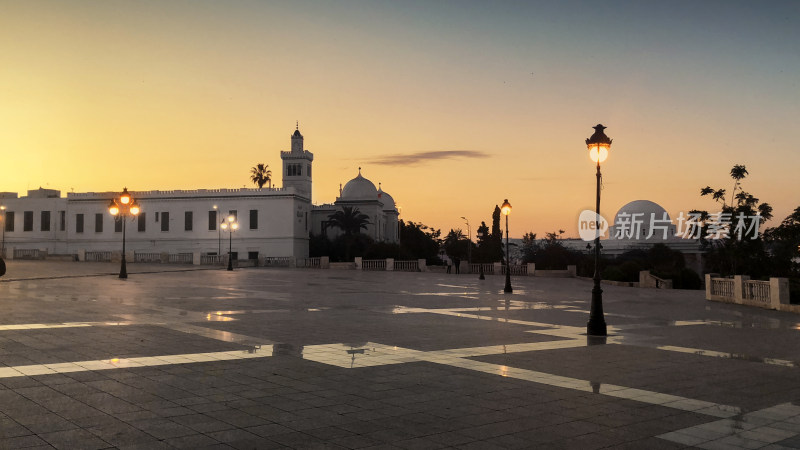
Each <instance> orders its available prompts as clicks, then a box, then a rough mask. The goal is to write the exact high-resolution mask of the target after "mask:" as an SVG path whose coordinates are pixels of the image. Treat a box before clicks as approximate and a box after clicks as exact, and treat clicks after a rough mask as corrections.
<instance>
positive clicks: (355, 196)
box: [340, 170, 378, 201]
mask: <svg viewBox="0 0 800 450" xmlns="http://www.w3.org/2000/svg"><path fill="white" fill-rule="evenodd" d="M377 198H378V190H377V189H375V185H374V184H372V181H369V180H368V179H366V178H364V177H362V176H361V171H360V170H359V171H358V176H357V177H355V178H353V179H352V180H350V181H348V182H347V184H345V185H344V188H343V189H342V195H341V197H340V199H341V200H351V201H355V200H376V199H377Z"/></svg>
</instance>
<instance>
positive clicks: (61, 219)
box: [58, 211, 67, 231]
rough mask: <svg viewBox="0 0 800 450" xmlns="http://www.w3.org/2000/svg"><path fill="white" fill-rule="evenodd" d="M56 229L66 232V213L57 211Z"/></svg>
mask: <svg viewBox="0 0 800 450" xmlns="http://www.w3.org/2000/svg"><path fill="white" fill-rule="evenodd" d="M58 229H59V230H60V231H66V229H67V212H66V211H59V212H58Z"/></svg>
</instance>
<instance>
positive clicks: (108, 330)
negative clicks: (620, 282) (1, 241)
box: [0, 261, 800, 449]
mask: <svg viewBox="0 0 800 450" xmlns="http://www.w3.org/2000/svg"><path fill="white" fill-rule="evenodd" d="M8 266H9V267H8V269H9V270H8V275H7V276H6V277H4V278H3V279H1V280H0V304H2V310H3V311H4V313H3V315H2V316H0V358H2V359H0V363H1V364H0V448H28V447H29V448H206V447H208V448H370V447H376V448H378V447H379V448H447V447H458V448H480V449H488V448H581V449H584V448H684V447H697V448H710V449H713V448H772V449H778V448H800V406H797V405H800V382H798V381H797V380H798V366H797V363H798V362H799V361H800V345H798V344H800V317H798V316H794V315H790V314H786V313H778V312H772V311H764V310H752V309H748V308H745V307H742V306H735V305H723V304H716V303H713V304H712V303H707V302H705V301H704V300H703V296H702V293H701V292H690V291H663V290H646V289H633V288H621V287H614V286H608V287H604V290H605V293H604V304H605V310H606V313H607V316H606V320H607V322H608V323H609V326H610V334H611V335H610V336H609V337H608V338H607V339H600V340H598V339H592V338H587V337H586V336H585V334H584V327H585V321H586V319H587V316H588V312H587V309H588V300H589V298H590V289H591V285H590V284H589V283H588V282H586V281H582V280H572V279H541V278H536V279H532V278H515V279H514V280H513V282H514V285H515V291H514V293H513V294H504V293H503V292H502V287H503V281H504V280H503V279H502V278H501V277H487V280H485V281H479V280H477V277H473V276H471V275H466V274H465V275H459V276H456V275H443V274H419V273H416V274H415V273H381V272H350V271H334V270H328V271H315V270H289V269H262V268H253V269H240V270H236V271H233V272H227V271H224V270H191V269H192V268H188V267H184V268H182V270H178V271H175V270H174V269H175V267H174V266H173V267H161V266H157V265H156V266H145V265H136V264H132V265H130V266H129V272H130V273H131V277H130V278H129V279H128V280H119V279H117V278H115V277H114V276H113V275H109V274H113V273H114V272H115V267H114V266H113V265H109V264H102V263H66V262H65V263H51V262H26V261H9V262H8ZM165 269H170V270H165ZM186 269H189V270H186Z"/></svg>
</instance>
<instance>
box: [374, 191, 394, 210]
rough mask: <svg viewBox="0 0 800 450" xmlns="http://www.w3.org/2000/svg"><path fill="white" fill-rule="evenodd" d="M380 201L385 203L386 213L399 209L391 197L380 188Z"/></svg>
mask: <svg viewBox="0 0 800 450" xmlns="http://www.w3.org/2000/svg"><path fill="white" fill-rule="evenodd" d="M378 200H379V201H380V202H381V203H383V210H384V211H394V210H395V209H397V208H396V207H395V204H394V199H393V198H392V196H391V195H389V194H388V193H386V192H383V189H380V188H378Z"/></svg>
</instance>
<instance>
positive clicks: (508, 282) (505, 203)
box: [500, 199, 512, 292]
mask: <svg viewBox="0 0 800 450" xmlns="http://www.w3.org/2000/svg"><path fill="white" fill-rule="evenodd" d="M500 211H502V212H503V215H505V216H506V287H505V288H503V292H512V289H511V262H510V261H511V259H510V258H511V254H509V253H508V215H509V214H511V203H508V199H505V200H503V206H501V207H500Z"/></svg>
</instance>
